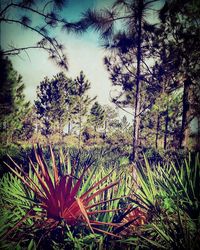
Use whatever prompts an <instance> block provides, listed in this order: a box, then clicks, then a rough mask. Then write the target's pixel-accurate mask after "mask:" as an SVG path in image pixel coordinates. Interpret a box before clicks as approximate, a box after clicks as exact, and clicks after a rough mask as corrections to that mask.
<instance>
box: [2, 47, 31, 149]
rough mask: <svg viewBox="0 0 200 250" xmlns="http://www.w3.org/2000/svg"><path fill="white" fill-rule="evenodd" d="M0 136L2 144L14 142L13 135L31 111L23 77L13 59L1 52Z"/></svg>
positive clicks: (20, 127)
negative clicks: (26, 97)
mask: <svg viewBox="0 0 200 250" xmlns="http://www.w3.org/2000/svg"><path fill="white" fill-rule="evenodd" d="M0 70H1V72H0V74H1V82H0V138H1V145H7V144H9V143H12V142H13V141H14V140H13V135H14V133H15V132H16V131H20V130H21V129H22V125H23V118H24V116H25V115H26V114H27V113H28V111H29V102H26V101H25V96H24V94H23V91H24V84H23V83H22V77H21V76H20V75H19V74H18V73H17V72H16V71H15V70H14V68H13V65H12V63H11V61H10V60H9V59H8V58H7V57H4V56H3V55H2V52H0Z"/></svg>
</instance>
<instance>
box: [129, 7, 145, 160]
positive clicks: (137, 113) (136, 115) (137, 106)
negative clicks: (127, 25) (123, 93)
mask: <svg viewBox="0 0 200 250" xmlns="http://www.w3.org/2000/svg"><path fill="white" fill-rule="evenodd" d="M138 9H140V8H138ZM137 35H138V38H137V71H136V93H135V107H134V119H133V122H134V123H133V151H132V159H131V160H132V161H135V160H137V158H138V144H139V127H140V73H141V42H142V39H141V36H142V11H140V12H139V13H138V34H137Z"/></svg>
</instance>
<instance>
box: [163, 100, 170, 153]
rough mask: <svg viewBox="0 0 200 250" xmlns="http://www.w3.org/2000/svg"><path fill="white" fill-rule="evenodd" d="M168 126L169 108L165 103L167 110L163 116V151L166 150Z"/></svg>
mask: <svg viewBox="0 0 200 250" xmlns="http://www.w3.org/2000/svg"><path fill="white" fill-rule="evenodd" d="M168 125H169V107H168V103H167V109H166V115H165V133H164V149H166V148H167V136H168Z"/></svg>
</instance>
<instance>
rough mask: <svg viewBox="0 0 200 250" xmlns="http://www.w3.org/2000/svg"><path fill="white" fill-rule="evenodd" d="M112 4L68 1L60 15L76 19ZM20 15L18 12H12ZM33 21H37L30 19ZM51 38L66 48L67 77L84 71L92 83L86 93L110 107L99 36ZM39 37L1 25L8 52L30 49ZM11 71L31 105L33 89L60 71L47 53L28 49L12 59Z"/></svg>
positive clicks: (58, 33) (55, 33)
mask: <svg viewBox="0 0 200 250" xmlns="http://www.w3.org/2000/svg"><path fill="white" fill-rule="evenodd" d="M111 4H112V0H69V1H68V5H67V6H66V8H64V9H63V10H62V13H61V14H62V15H63V16H64V17H65V18H66V19H67V20H69V21H75V20H78V18H79V17H80V15H81V13H82V12H84V11H85V10H86V9H87V8H94V9H101V8H103V7H108V8H109V6H110V5H111ZM15 14H16V15H19V14H21V13H15ZM32 18H33V22H37V20H35V17H34V16H33V17H32ZM52 32H53V36H56V38H57V40H58V41H59V42H60V43H62V44H63V45H64V47H65V54H66V55H67V58H68V62H69V70H68V72H66V75H67V76H68V77H72V78H75V77H76V76H78V75H79V73H80V71H81V70H83V72H84V74H85V75H86V78H87V79H88V80H89V81H90V83H91V90H90V91H89V94H90V95H91V97H93V96H96V95H97V100H98V101H99V102H100V103H101V104H102V105H103V104H110V105H111V102H110V97H109V92H110V90H111V85H112V84H111V81H110V80H109V74H108V72H107V71H106V68H105V66H104V64H103V57H104V56H105V55H106V52H105V50H104V49H103V48H101V47H100V42H99V36H98V34H97V33H96V32H94V31H90V32H87V33H85V34H83V35H82V36H78V35H75V34H69V33H66V32H63V31H60V30H58V29H56V30H52ZM40 39H41V38H40V37H39V36H38V35H36V34H35V33H34V32H31V31H29V30H28V29H24V28H22V27H21V25H18V24H4V25H2V26H1V47H2V48H3V49H5V50H6V49H9V46H10V45H13V46H16V47H23V46H30V45H33V44H35V43H36V42H37V41H39V40H40ZM10 59H11V60H12V62H13V66H14V68H15V69H16V70H17V71H18V73H20V74H21V75H22V77H23V82H24V84H25V95H26V98H27V99H28V100H30V101H31V102H33V101H34V100H35V99H36V88H37V86H38V85H39V83H40V82H41V81H42V80H43V79H44V77H46V76H48V77H49V78H52V76H53V75H55V74H57V73H59V72H60V71H61V69H60V68H59V67H58V66H56V65H55V64H54V63H53V62H52V61H50V60H49V59H48V54H47V53H46V52H45V51H43V50H39V49H32V50H27V52H22V53H20V55H19V56H12V57H10Z"/></svg>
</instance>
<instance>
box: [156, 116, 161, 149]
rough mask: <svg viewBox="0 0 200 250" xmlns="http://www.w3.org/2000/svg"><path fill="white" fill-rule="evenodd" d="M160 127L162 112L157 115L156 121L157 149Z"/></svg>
mask: <svg viewBox="0 0 200 250" xmlns="http://www.w3.org/2000/svg"><path fill="white" fill-rule="evenodd" d="M159 129H160V114H159V113H158V115H157V123H156V141H155V144H156V149H157V148H158V136H159Z"/></svg>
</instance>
